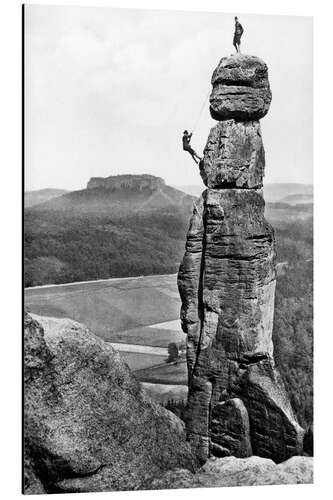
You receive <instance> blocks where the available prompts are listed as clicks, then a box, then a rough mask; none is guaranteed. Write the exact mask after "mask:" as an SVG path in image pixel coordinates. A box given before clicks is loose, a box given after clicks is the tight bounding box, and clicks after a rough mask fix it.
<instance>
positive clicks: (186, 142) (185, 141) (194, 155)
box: [183, 130, 201, 163]
mask: <svg viewBox="0 0 333 500" xmlns="http://www.w3.org/2000/svg"><path fill="white" fill-rule="evenodd" d="M191 138H192V134H189V133H188V131H187V130H184V134H183V150H184V151H188V152H189V153H190V155H191V156H192V158H193V160H194V161H195V163H199V161H200V160H201V158H200V156H199V155H197V153H196V152H195V151H194V149H192V148H191V146H190V142H191ZM198 160H199V161H198Z"/></svg>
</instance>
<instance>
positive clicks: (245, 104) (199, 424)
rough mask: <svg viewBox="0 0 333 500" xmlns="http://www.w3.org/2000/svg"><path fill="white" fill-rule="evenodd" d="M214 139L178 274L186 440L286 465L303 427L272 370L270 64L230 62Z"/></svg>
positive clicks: (213, 106)
mask: <svg viewBox="0 0 333 500" xmlns="http://www.w3.org/2000/svg"><path fill="white" fill-rule="evenodd" d="M212 85H213V89H212V94H211V98H210V111H211V115H212V117H213V118H214V119H216V120H218V123H217V125H216V126H215V127H213V128H212V129H211V131H210V134H209V136H208V140H207V144H206V147H205V149H204V155H203V159H202V161H201V162H200V174H201V177H202V179H203V181H204V183H205V185H206V186H207V189H206V191H204V192H203V194H202V195H201V197H200V198H199V199H198V201H197V202H196V203H195V206H194V210H193V215H192V218H191V221H190V227H189V231H188V234H187V241H186V249H185V255H184V258H183V261H182V263H181V265H180V269H179V274H178V286H179V292H180V296H181V300H182V308H181V322H182V328H183V331H184V332H185V333H186V334H187V364H188V374H189V377H188V385H189V392H188V418H187V439H188V440H189V441H190V442H191V445H192V447H193V449H194V451H195V452H196V455H197V456H198V458H199V459H200V460H201V461H202V462H204V461H205V460H206V459H207V458H208V456H209V455H210V454H214V455H216V456H227V455H234V456H236V457H247V456H250V455H251V454H252V453H254V454H256V455H259V456H262V457H267V458H272V459H273V460H274V461H276V462H281V461H283V460H286V459H288V458H289V457H291V456H293V455H296V454H299V453H300V452H301V449H302V439H303V434H304V431H303V429H302V428H301V427H300V426H299V425H298V423H297V421H296V419H295V416H294V414H293V411H292V408H291V405H290V402H289V400H288V398H287V395H286V392H285V388H284V386H283V383H282V380H281V377H280V375H279V373H278V371H277V369H276V367H275V365H274V359H273V342H272V328H273V315H274V296H275V283H276V271H275V237H274V230H273V228H272V227H271V225H270V224H269V223H268V222H267V221H266V220H265V217H264V208H265V202H264V199H263V196H262V191H261V188H262V186H263V177H264V169H265V151H264V147H263V142H262V136H261V130H260V123H259V121H258V120H259V119H260V118H262V117H263V116H264V115H265V114H266V113H267V112H268V110H269V105H270V102H271V91H270V87H269V81H268V71H267V66H266V64H265V63H264V62H263V61H261V60H260V59H258V58H257V57H254V56H243V55H237V56H232V57H230V58H222V59H221V61H220V63H219V65H218V67H217V68H216V70H215V71H214V74H213V78H212Z"/></svg>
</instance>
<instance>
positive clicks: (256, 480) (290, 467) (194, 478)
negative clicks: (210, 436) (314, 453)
mask: <svg viewBox="0 0 333 500" xmlns="http://www.w3.org/2000/svg"><path fill="white" fill-rule="evenodd" d="M311 483H313V459H312V458H310V457H300V456H295V457H292V458H290V459H289V460H287V461H286V462H283V463H281V464H279V465H277V464H275V463H274V462H273V461H272V460H270V459H267V458H261V457H257V456H252V457H250V458H236V457H226V458H210V459H209V460H208V461H207V462H206V463H205V465H204V466H203V467H202V468H201V469H199V470H198V471H197V472H196V473H195V474H193V473H191V472H190V471H188V470H185V469H177V470H175V471H169V472H166V473H165V474H163V475H162V476H161V477H160V478H157V479H154V480H153V481H152V482H151V483H150V484H149V487H148V485H147V486H146V487H147V489H148V488H149V489H172V488H174V489H179V488H214V487H216V488H222V487H227V486H260V485H269V484H271V485H273V484H311Z"/></svg>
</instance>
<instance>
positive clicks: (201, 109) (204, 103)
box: [192, 89, 210, 134]
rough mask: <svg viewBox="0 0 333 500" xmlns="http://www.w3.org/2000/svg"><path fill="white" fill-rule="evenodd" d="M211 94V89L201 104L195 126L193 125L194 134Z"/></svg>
mask: <svg viewBox="0 0 333 500" xmlns="http://www.w3.org/2000/svg"><path fill="white" fill-rule="evenodd" d="M209 94H210V89H209V90H208V94H207V95H206V97H205V100H204V102H203V103H202V106H201V108H200V111H199V115H198V118H197V119H196V122H195V123H194V126H193V128H192V134H193V133H194V131H195V129H196V128H197V125H198V123H199V120H200V118H201V115H202V112H203V110H204V107H205V106H206V102H207V99H208V97H209Z"/></svg>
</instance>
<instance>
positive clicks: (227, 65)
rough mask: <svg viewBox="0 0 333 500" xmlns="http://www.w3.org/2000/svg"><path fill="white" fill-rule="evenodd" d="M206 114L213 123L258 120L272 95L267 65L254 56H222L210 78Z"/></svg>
mask: <svg viewBox="0 0 333 500" xmlns="http://www.w3.org/2000/svg"><path fill="white" fill-rule="evenodd" d="M212 85H213V90H212V93H211V96H210V113H211V115H212V117H213V118H214V119H215V120H229V119H230V118H234V119H235V120H260V118H262V117H263V116H265V115H266V113H267V112H268V110H269V106H270V103H271V100H272V94H271V90H270V86H269V81H268V69H267V65H266V64H265V63H264V62H263V61H262V60H261V59H259V58H258V57H255V56H248V55H243V54H237V55H234V56H231V57H223V58H222V59H221V61H220V62H219V64H218V66H217V68H216V69H215V71H214V73H213V76H212Z"/></svg>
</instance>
